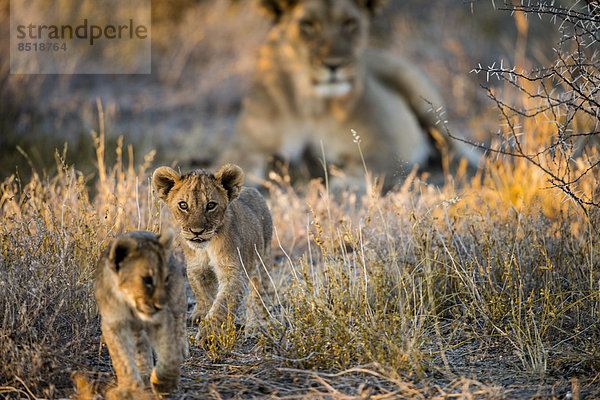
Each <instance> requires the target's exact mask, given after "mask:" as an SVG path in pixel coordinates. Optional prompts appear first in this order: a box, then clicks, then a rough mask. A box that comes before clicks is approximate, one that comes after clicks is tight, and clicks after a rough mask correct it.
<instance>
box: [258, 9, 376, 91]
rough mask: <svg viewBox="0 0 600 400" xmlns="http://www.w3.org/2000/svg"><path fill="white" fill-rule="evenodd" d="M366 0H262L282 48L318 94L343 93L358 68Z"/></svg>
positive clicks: (366, 21)
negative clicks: (304, 73)
mask: <svg viewBox="0 0 600 400" xmlns="http://www.w3.org/2000/svg"><path fill="white" fill-rule="evenodd" d="M369 4H370V2H367V1H359V0H354V1H353V0H303V1H291V0H288V1H281V0H266V1H263V6H264V7H265V8H266V9H267V10H269V11H271V12H272V13H273V14H274V16H275V17H276V21H277V23H276V26H275V29H281V31H282V32H283V37H284V43H285V45H286V48H285V50H286V51H287V52H288V55H292V54H293V57H294V58H295V59H296V61H297V62H298V65H297V66H296V68H299V69H307V72H308V74H309V79H310V83H311V85H312V88H313V91H314V93H315V94H316V95H317V96H320V97H340V96H344V95H346V94H348V93H349V92H350V91H351V90H352V89H353V88H354V87H355V85H356V83H357V82H356V80H357V79H358V77H359V76H360V74H361V71H359V70H358V69H359V68H361V66H360V65H359V63H358V61H359V60H360V58H361V57H362V55H363V53H364V51H365V49H366V46H367V40H368V32H369V19H370V18H369V17H370V15H369V12H371V11H372V10H370V9H369V7H370V6H369Z"/></svg>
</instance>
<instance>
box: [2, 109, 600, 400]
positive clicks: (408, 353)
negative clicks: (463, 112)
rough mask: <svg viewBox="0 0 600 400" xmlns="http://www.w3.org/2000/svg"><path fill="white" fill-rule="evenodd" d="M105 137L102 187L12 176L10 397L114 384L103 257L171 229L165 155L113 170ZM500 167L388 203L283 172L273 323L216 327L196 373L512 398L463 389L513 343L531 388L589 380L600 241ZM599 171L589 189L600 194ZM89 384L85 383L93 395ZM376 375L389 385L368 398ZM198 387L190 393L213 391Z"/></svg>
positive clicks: (5, 300) (71, 173) (550, 193)
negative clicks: (237, 369) (163, 184)
mask: <svg viewBox="0 0 600 400" xmlns="http://www.w3.org/2000/svg"><path fill="white" fill-rule="evenodd" d="M100 111H101V108H100ZM100 115H101V120H102V113H100ZM100 126H101V128H102V124H101V125H100ZM542 133H543V132H542ZM542 133H540V137H542V136H543V135H542ZM103 137H104V132H103V131H102V130H101V131H100V132H99V133H98V134H95V138H96V139H95V140H96V142H95V145H96V153H97V176H96V177H95V179H94V182H95V183H94V185H90V184H89V183H86V179H85V178H84V177H83V176H82V175H81V174H80V173H78V172H77V170H76V169H75V168H74V167H69V166H66V165H64V163H63V162H61V160H62V159H63V158H64V157H63V156H59V155H58V154H57V173H56V175H55V176H53V177H52V178H49V177H46V178H40V177H39V176H38V175H35V174H34V176H33V177H32V178H31V180H30V181H29V182H21V181H20V180H19V178H18V177H17V176H12V177H10V178H8V179H7V180H5V182H4V183H3V184H2V194H1V201H0V207H1V210H2V219H1V221H0V223H1V225H0V234H1V244H2V246H1V257H2V259H1V260H2V262H1V266H2V269H1V270H0V274H1V275H0V279H1V282H0V289H1V290H0V299H1V304H3V314H2V325H1V326H0V338H1V340H0V343H1V345H0V357H1V358H2V359H3V360H4V362H3V363H2V365H1V367H0V384H1V385H2V389H0V390H2V391H3V393H5V394H6V393H9V394H8V395H9V396H13V397H18V394H19V393H21V395H22V396H25V397H27V395H26V394H25V393H26V392H27V391H31V393H32V395H31V397H33V394H35V395H36V396H46V397H55V396H57V395H59V394H65V393H67V394H68V393H71V391H72V386H73V384H72V383H71V381H70V376H71V373H72V372H73V371H80V372H82V373H83V374H84V375H87V376H92V377H95V378H94V379H100V381H101V382H106V381H107V380H110V376H111V375H110V373H108V374H107V371H109V370H107V359H106V352H105V350H102V349H101V347H100V331H99V323H98V322H99V321H98V317H97V313H96V308H95V304H94V302H93V300H92V295H91V282H92V275H93V268H94V265H95V262H96V258H97V256H98V254H99V252H100V250H101V249H102V248H103V246H104V245H105V243H106V242H107V240H108V239H109V238H110V237H113V236H115V235H117V234H119V233H121V232H125V231H128V230H132V229H149V230H153V231H159V230H160V226H161V224H170V223H171V220H170V218H169V216H168V215H166V213H165V212H161V210H160V205H159V203H158V201H157V200H156V198H155V197H154V196H153V194H152V193H151V191H150V187H149V176H150V173H151V171H149V170H148V168H147V167H148V165H149V163H150V162H151V155H150V156H148V157H147V160H146V161H147V162H146V165H144V166H142V167H140V168H139V169H138V170H135V169H134V167H133V165H132V164H129V165H128V166H127V163H125V162H124V161H123V154H122V153H123V150H124V149H122V147H119V148H118V151H117V156H116V159H117V162H116V163H115V164H114V165H112V166H107V165H105V162H104V156H105V155H104V147H103V143H104V140H103ZM536 140H537V139H536V136H535V135H532V136H531V141H532V143H531V146H535V145H539V144H540V142H539V141H536ZM357 151H358V149H357ZM128 153H129V157H130V158H131V156H132V150H131V149H129V150H128ZM576 164H577V163H576ZM585 167H586V166H585V165H579V166H577V168H585ZM485 171H486V172H485V173H481V174H480V175H477V176H475V177H472V178H468V177H466V176H465V175H464V174H462V173H461V172H459V173H458V174H457V175H455V176H454V178H452V179H450V181H449V182H448V183H447V184H446V185H445V186H444V187H441V188H440V187H434V186H430V185H428V184H426V183H425V182H423V181H421V180H420V179H419V178H418V177H417V176H416V174H412V175H411V176H410V177H409V178H408V179H407V181H406V182H405V183H404V185H403V186H402V187H400V188H398V189H397V190H396V191H393V192H390V193H388V194H387V195H385V196H382V195H380V194H378V193H377V191H376V190H370V191H368V193H367V194H360V193H355V192H353V191H352V190H348V191H346V192H343V193H340V194H337V195H336V196H333V195H330V194H329V193H328V191H327V188H326V186H325V185H323V184H321V183H320V182H317V181H313V182H311V183H309V184H308V185H306V186H305V187H304V188H303V189H302V191H301V192H302V193H300V192H299V191H298V190H295V189H294V188H292V186H291V185H290V184H289V181H288V180H287V179H286V178H282V177H279V176H273V177H272V178H273V180H272V181H270V182H269V183H268V185H267V186H268V190H269V191H270V196H269V198H270V200H269V201H270V207H271V210H272V213H273V216H274V221H275V228H276V230H277V235H276V238H275V239H274V243H273V245H274V248H275V249H276V250H277V249H278V251H277V252H276V253H278V255H279V260H280V261H279V262H278V264H277V268H276V269H275V271H274V272H273V273H272V274H271V275H270V276H263V279H266V280H268V281H267V282H268V284H267V286H269V287H270V290H269V294H267V295H266V296H265V297H264V298H263V300H264V302H265V304H266V305H267V308H268V311H269V313H270V318H269V323H268V326H267V327H266V329H265V331H264V334H263V335H262V336H261V337H260V338H259V340H258V341H255V342H252V341H250V342H248V341H244V340H243V339H242V337H241V336H240V335H239V332H238V331H236V330H235V329H233V327H224V329H223V332H215V333H214V337H213V338H212V339H211V340H210V341H208V342H207V344H205V345H204V346H203V347H202V348H195V349H194V351H193V353H192V354H193V356H192V358H191V359H190V360H189V361H188V362H187V364H186V374H188V375H189V376H193V375H194V374H198V371H199V370H201V369H202V368H205V367H206V366H207V365H220V364H225V365H228V363H231V364H229V365H230V368H233V366H234V365H236V364H239V363H240V362H241V361H240V357H242V359H243V358H244V357H246V358H248V357H250V358H252V357H254V358H252V360H251V362H250V365H251V366H252V367H251V368H250V367H248V369H247V372H248V373H250V374H253V375H250V376H254V377H257V376H259V375H261V374H265V373H266V372H265V369H264V368H266V369H270V368H273V367H272V365H275V366H276V367H275V370H276V371H277V373H276V374H275V376H274V377H273V379H281V380H282V382H281V383H280V384H279V386H283V387H284V388H285V387H288V388H290V389H289V390H292V388H295V389H294V390H297V392H296V394H295V396H300V395H301V394H302V393H305V394H307V395H308V394H309V393H312V395H314V397H317V398H319V396H321V395H322V396H323V397H326V394H327V393H328V395H331V396H333V398H347V397H345V396H346V394H348V393H349V392H348V391H347V389H348V388H352V389H350V393H354V395H360V393H359V391H365V390H367V389H368V388H376V389H372V390H375V392H377V393H379V394H384V393H388V394H390V393H404V394H405V395H406V397H408V398H424V397H430V396H433V395H434V393H433V392H431V390H432V389H431V388H433V387H435V386H432V385H435V383H436V382H438V381H436V379H440V381H439V382H438V385H442V383H443V385H442V386H439V387H440V391H439V393H437V395H439V396H441V397H440V398H444V396H445V395H442V394H443V393H446V395H448V394H451V393H454V394H456V393H457V391H458V392H460V391H461V390H463V389H464V388H468V389H464V390H465V392H466V393H471V394H474V393H476V392H478V391H479V392H478V393H480V394H482V396H483V397H495V396H496V395H498V396H499V395H500V394H499V393H503V391H504V390H506V388H501V387H500V388H499V387H498V386H497V384H495V383H494V380H493V379H492V380H489V381H488V384H489V385H491V386H485V385H484V386H481V384H478V383H473V382H472V381H468V380H465V379H463V380H460V379H458V380H457V378H458V377H461V376H462V377H464V378H469V379H471V378H474V379H484V378H485V376H484V375H485V374H484V373H477V372H473V371H471V372H469V367H468V364H469V363H468V362H467V361H465V360H466V359H465V357H467V359H468V358H469V356H468V355H467V354H468V349H474V348H475V349H479V350H475V351H482V349H486V348H490V349H491V348H495V349H496V350H490V359H493V360H498V354H508V355H512V356H513V362H512V363H511V364H510V365H511V368H512V371H513V372H512V373H514V374H515V375H514V377H515V378H514V379H515V380H518V379H517V377H519V376H522V375H520V374H522V373H523V372H524V373H525V374H526V376H529V378H527V379H532V378H535V379H551V377H552V376H555V375H564V376H565V377H566V376H580V377H581V379H583V380H584V382H588V380H589V379H592V378H593V377H594V375H595V374H598V372H600V362H599V357H598V352H599V350H598V347H597V345H596V343H598V339H599V336H600V335H599V334H600V329H599V328H598V325H597V322H596V321H597V320H598V312H599V307H600V302H599V300H600V296H599V293H600V292H599V288H598V282H599V278H600V277H599V276H598V271H599V268H598V259H599V256H600V254H599V252H600V246H599V238H598V236H597V234H596V233H594V231H593V230H592V229H591V226H590V224H589V222H588V221H587V219H586V217H585V215H583V213H582V212H581V211H580V210H579V209H578V208H577V207H576V206H574V205H573V204H571V203H570V202H569V201H567V200H565V199H564V197H563V195H562V194H561V193H560V192H558V191H556V190H555V189H543V188H544V187H545V181H544V177H543V176H541V175H540V174H538V173H535V172H533V170H532V169H531V168H529V167H528V165H527V164H525V163H523V162H519V161H517V162H514V161H511V160H508V159H501V158H499V159H496V160H488V161H487V165H486V168H485ZM585 179H587V180H586V181H584V182H582V187H583V188H586V190H594V188H595V187H597V185H598V182H597V181H596V180H595V178H594V177H589V176H587V177H586V178H585ZM161 214H163V215H162V216H161ZM249 343H250V344H249ZM252 343H254V344H252ZM248 346H251V347H252V346H254V347H253V350H249V348H248ZM248 351H249V353H248ZM102 352H104V353H103V354H104V355H103V356H102ZM462 352H464V353H462ZM243 354H247V355H246V356H243ZM252 354H254V356H252ZM232 357H233V358H232ZM501 358H502V357H501V356H500V359H501ZM461 359H462V361H458V360H461ZM232 360H234V361H232ZM270 366H271V367H270ZM465 368H466V369H465ZM483 368H489V371H494V370H495V369H494V368H496V366H494V365H493V363H490V364H487V366H486V364H484V367H483ZM484 371H485V369H484ZM337 374H340V375H337ZM342 375H343V376H344V379H341V380H338V379H337V378H339V377H341V376H342ZM81 376H82V375H76V378H75V384H76V386H78V387H80V389H79V390H80V392H81V391H85V390H88V391H89V388H87V389H85V386H82V384H81V382H83V381H82V378H81ZM237 376H238V377H239V376H240V375H237ZM369 376H370V377H371V378H373V377H375V378H373V379H374V380H375V382H377V383H376V384H375V383H372V384H371V386H368V387H362V388H360V390H359V388H358V386H359V385H358V383H360V382H361V380H364V379H366V378H365V377H369ZM294 377H295V378H294ZM352 377H354V380H352V379H351V378H352ZM436 377H437V378H436ZM294 379H296V380H294ZM334 381H335V382H337V385H338V386H336V384H334ZM77 382H79V383H77ZM182 382H183V383H182V386H183V389H182V390H186V391H188V390H192V389H191V388H194V387H195V386H194V383H189V382H188V383H186V381H185V380H184V381H182ZM268 382H269V385H271V386H275V387H277V385H278V384H277V383H276V382H273V381H268ZM297 382H303V384H302V385H299V384H298V383H297ZM308 382H313V383H308ZM315 382H317V383H315ZM340 382H341V383H340ZM351 382H354V383H356V385H355V387H352V385H351ZM505 384H506V383H505ZM103 385H104V384H102V385H100V386H101V387H103ZM303 385H307V386H303ZM311 385H313V386H311ZM314 385H317V387H318V390H317V392H319V391H323V392H322V393H321V392H319V393H321V394H319V393H317V392H314V391H312V389H311V387H313V388H314V387H315V386H314ZM339 385H341V386H339ZM348 385H349V386H348ZM267 386H268V385H267ZM567 386H568V385H567ZM81 387H83V388H84V389H85V390H84V389H81ZM302 388H304V389H302ZM442 388H445V389H442ZM448 388H453V389H452V390H450V389H448ZM482 388H485V389H482ZM213 389H214V390H217V392H216V393H219V391H218V387H213ZM446 389H448V391H447V392H446V391H445V390H446ZM103 390H104V389H100V391H101V392H102V391H103ZM206 390H209V388H206ZM369 390H371V389H369ZM19 391H20V392H19ZM209 391H210V390H209ZM411 391H413V392H411ZM409 392H411V393H413V394H412V395H409ZM86 393H87V392H86ZM221 393H224V394H225V395H226V394H227V392H221ZM270 393H271V394H272V395H275V394H276V393H279V394H277V396H279V395H283V394H284V392H281V391H279V392H278V391H277V390H275V389H273V387H271V388H270ZM273 393H275V394H273ZM336 393H337V394H336ZM344 393H346V394H344ZM361 393H362V392H361ZM494 393H496V394H494ZM255 395H256V394H255ZM284 397H285V396H284ZM293 397H294V396H292V398H293ZM384 397H385V396H384Z"/></svg>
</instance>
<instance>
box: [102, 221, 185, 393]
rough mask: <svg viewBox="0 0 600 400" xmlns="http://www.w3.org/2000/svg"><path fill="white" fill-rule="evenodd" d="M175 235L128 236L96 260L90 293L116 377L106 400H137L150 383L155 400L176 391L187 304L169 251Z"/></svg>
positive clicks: (139, 233) (179, 268)
mask: <svg viewBox="0 0 600 400" xmlns="http://www.w3.org/2000/svg"><path fill="white" fill-rule="evenodd" d="M173 237H174V233H173V231H169V232H167V233H166V234H164V235H160V236H157V235H155V234H154V233H152V232H143V231H136V232H130V233H127V234H125V235H123V236H120V237H118V238H116V239H113V241H112V242H111V243H110V244H109V246H108V248H107V249H106V250H105V251H104V253H103V254H102V255H101V256H100V259H99V260H98V266H97V269H96V280H95V283H94V292H95V295H96V301H97V302H98V308H99V309H100V314H101V316H102V334H103V336H104V340H105V341H106V344H107V346H108V351H109V353H110V357H111V359H112V362H113V366H114V368H115V371H116V373H117V379H118V387H117V388H115V389H112V390H111V391H109V392H108V394H107V395H108V398H113V399H135V398H139V397H140V396H142V392H143V390H144V389H145V387H146V385H147V384H148V382H150V384H151V386H152V389H153V390H154V392H155V393H156V394H157V395H159V396H161V395H165V394H168V393H170V392H171V391H173V390H174V389H175V388H176V387H177V384H178V382H179V369H180V365H181V363H182V361H183V359H184V358H185V357H187V355H188V343H187V338H186V328H185V313H186V309H187V302H186V299H185V277H184V272H183V267H182V265H181V264H180V263H178V262H177V261H176V260H175V258H174V257H173V255H172V254H171V252H170V250H169V249H170V247H171V243H172V241H173ZM152 349H154V351H155V352H156V357H157V364H156V366H154V359H153V354H152Z"/></svg>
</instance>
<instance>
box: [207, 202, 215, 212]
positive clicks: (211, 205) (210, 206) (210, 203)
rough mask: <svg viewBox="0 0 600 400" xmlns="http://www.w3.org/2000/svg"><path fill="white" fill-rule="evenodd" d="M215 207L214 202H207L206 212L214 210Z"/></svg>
mask: <svg viewBox="0 0 600 400" xmlns="http://www.w3.org/2000/svg"><path fill="white" fill-rule="evenodd" d="M216 206H217V203H215V202H214V201H209V202H208V204H206V210H207V211H210V210H214V209H215V207H216Z"/></svg>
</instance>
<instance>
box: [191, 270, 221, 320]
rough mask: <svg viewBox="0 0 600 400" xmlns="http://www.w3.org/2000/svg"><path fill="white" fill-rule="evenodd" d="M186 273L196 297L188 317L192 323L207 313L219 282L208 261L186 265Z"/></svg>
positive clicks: (201, 318)
mask: <svg viewBox="0 0 600 400" xmlns="http://www.w3.org/2000/svg"><path fill="white" fill-rule="evenodd" d="M207 261H208V259H207ZM187 275H188V280H189V282H190V286H191V287H192V291H193V292H194V297H195V298H196V305H195V306H194V310H193V311H192V315H191V317H190V318H191V322H192V323H193V324H195V323H200V322H201V321H202V320H203V319H204V317H205V316H206V315H207V314H208V312H209V310H210V309H211V307H212V305H213V302H214V300H215V298H216V297H217V291H218V287H219V282H218V280H217V275H216V274H215V271H214V270H213V268H212V267H210V266H209V265H208V262H207V263H206V264H202V265H194V266H188V268H187Z"/></svg>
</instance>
